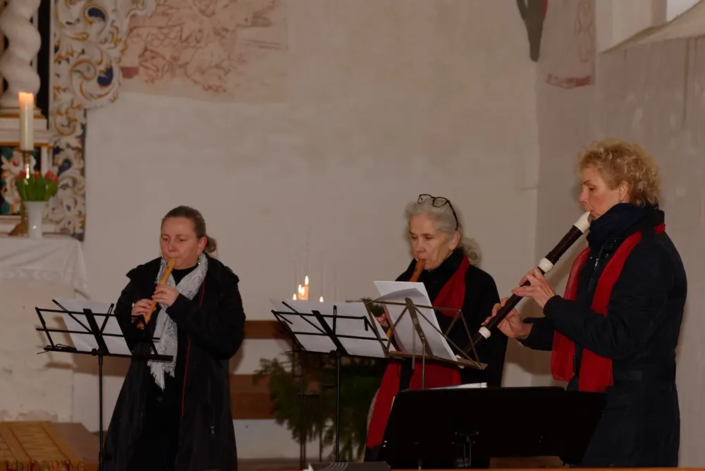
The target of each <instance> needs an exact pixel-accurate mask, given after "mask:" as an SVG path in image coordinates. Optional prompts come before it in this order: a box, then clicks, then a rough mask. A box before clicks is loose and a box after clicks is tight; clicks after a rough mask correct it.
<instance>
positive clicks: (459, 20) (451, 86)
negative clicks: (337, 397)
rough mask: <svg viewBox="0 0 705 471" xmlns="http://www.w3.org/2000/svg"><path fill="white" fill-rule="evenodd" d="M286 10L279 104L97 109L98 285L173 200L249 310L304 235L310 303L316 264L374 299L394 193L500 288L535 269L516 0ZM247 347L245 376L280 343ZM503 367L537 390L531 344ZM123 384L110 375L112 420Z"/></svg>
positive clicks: (398, 260) (343, 286) (396, 261)
mask: <svg viewBox="0 0 705 471" xmlns="http://www.w3.org/2000/svg"><path fill="white" fill-rule="evenodd" d="M288 15H289V19H288V25H289V26H288V27H289V70H288V73H289V78H288V99H287V101H286V102H285V103H280V104H270V105H254V104H249V105H241V104H214V103H206V102H198V101H192V100H187V99H177V98H165V97H156V96H144V95H138V94H127V93H125V94H122V95H121V96H120V98H119V99H118V100H117V102H116V103H115V104H113V105H111V106H109V107H107V108H104V109H100V110H96V111H91V112H89V116H88V134H87V163H86V172H87V178H86V181H87V193H88V195H87V204H88V217H87V232H86V241H85V251H86V260H87V263H88V269H89V273H90V274H91V280H90V281H91V282H90V288H91V294H92V296H93V297H94V298H96V299H107V300H115V299H116V298H117V296H118V295H119V293H120V290H121V289H122V287H123V286H124V285H125V283H126V281H127V279H126V278H125V276H124V275H125V273H126V272H127V271H128V270H129V269H130V268H132V267H133V266H135V265H136V264H138V263H142V262H144V261H146V260H149V259H151V258H152V257H154V256H156V255H157V250H158V231H159V221H160V219H161V217H162V216H163V215H164V214H165V213H166V212H167V211H168V210H169V209H171V208H172V207H174V206H176V205H179V204H187V205H192V206H194V207H196V208H199V209H200V210H201V211H202V212H203V214H204V216H205V218H206V221H207V223H208V230H209V232H210V233H211V234H212V235H213V236H214V237H216V238H217V239H218V242H219V244H220V249H219V257H220V259H221V260H223V261H224V262H225V263H226V264H228V265H229V266H231V267H232V268H233V269H234V271H235V272H236V273H237V274H238V275H239V276H240V278H241V285H240V289H241V291H242V294H243V297H244V303H245V310H246V312H247V316H248V318H249V319H268V318H270V313H269V309H270V305H269V303H268V298H269V297H282V298H289V297H290V296H291V295H292V293H293V292H294V289H295V286H294V281H295V280H294V270H295V262H296V259H297V257H298V256H299V255H300V253H298V254H297V252H296V251H297V250H299V252H300V250H301V248H302V247H304V246H305V245H306V242H307V240H308V242H309V246H310V250H309V262H308V264H309V267H310V268H309V273H308V274H309V275H310V276H311V279H312V293H313V294H314V295H315V296H316V297H318V296H319V295H320V294H319V291H318V290H319V289H320V286H321V284H320V279H321V275H320V273H321V272H322V273H323V277H324V278H325V283H324V284H323V291H322V294H323V296H324V297H325V298H326V299H333V298H335V299H341V300H342V299H352V298H359V297H361V296H374V294H375V289H374V284H373V282H374V281H375V280H379V279H393V278H394V277H396V276H397V275H398V274H399V273H400V272H401V271H403V270H404V269H405V268H406V266H407V264H408V262H409V251H408V246H407V243H406V241H405V239H404V237H403V234H404V220H403V209H404V205H405V204H406V203H407V202H408V201H410V200H413V199H415V198H416V197H417V195H418V194H419V193H426V192H427V193H433V194H440V195H444V196H447V197H449V198H450V199H451V200H452V201H453V202H454V204H455V205H456V206H457V208H458V209H459V210H460V211H462V212H463V214H464V218H465V222H466V227H467V231H468V235H469V236H471V237H473V238H474V239H476V240H477V242H478V243H479V245H480V247H481V249H482V253H483V268H484V269H486V270H487V271H489V272H490V273H491V274H492V275H493V276H494V277H495V280H496V281H497V283H498V285H499V289H500V291H501V293H502V294H503V295H506V294H507V293H508V292H509V290H510V289H511V288H512V287H513V286H514V285H515V284H516V282H517V281H518V279H519V278H520V277H521V275H522V274H523V272H524V271H526V269H527V267H531V266H533V265H532V264H535V263H536V258H535V256H534V247H535V241H534V233H535V227H534V224H535V219H536V191H535V184H536V178H537V168H538V142H537V127H536V123H535V116H536V108H535V69H536V65H535V64H534V63H532V62H531V61H530V60H529V57H528V43H527V40H526V33H525V29H524V26H523V23H522V21H521V19H520V17H519V13H518V10H517V7H516V2H514V1H513V0H493V1H492V2H485V1H482V2H481V1H474V2H472V1H467V0H434V1H428V0H405V1H400V0H325V1H324V0H294V1H291V2H289V13H288ZM334 285H335V286H334ZM254 342H258V341H253V342H246V344H245V345H244V347H243V349H244V358H243V360H242V362H241V363H240V365H239V366H238V367H237V369H236V371H237V372H238V373H250V372H251V371H252V369H253V367H254V366H255V365H256V360H257V359H258V358H260V357H261V356H267V357H271V356H273V355H276V354H277V353H278V352H279V351H280V350H279V349H278V348H277V347H276V346H275V345H273V344H270V345H266V344H265V343H261V344H259V345H257V344H255V343H254ZM253 360H254V361H253ZM509 363H510V364H508V365H507V369H506V375H505V378H506V384H509V385H519V384H530V381H531V378H530V375H529V373H528V372H527V371H526V369H525V366H523V365H525V364H526V358H525V357H524V353H523V352H522V353H521V355H520V356H515V357H514V358H512V359H510V362H509ZM120 383H121V379H120V376H115V377H114V378H111V379H110V380H109V381H108V383H107V384H108V386H107V395H108V396H109V397H110V399H109V400H107V401H106V414H107V415H106V417H109V414H110V412H111V410H109V409H111V408H112V405H111V404H113V403H114V398H115V397H116V395H117V392H118V389H119V385H120ZM94 394H95V379H94V377H91V376H90V375H88V374H85V375H77V377H76V387H75V394H74V414H75V417H80V420H81V421H82V422H84V423H85V424H86V425H87V426H88V427H89V428H91V429H95V428H96V424H97V423H96V416H95V413H92V412H91V411H92V410H94V408H92V406H89V407H88V408H86V404H92V401H94V400H95V395H94ZM245 426H247V424H238V425H236V428H237V429H238V431H240V430H245V428H243V427H245ZM243 433H246V434H247V438H238V440H241V445H240V446H239V447H238V448H239V453H240V456H242V457H256V456H271V453H272V450H273V446H274V444H273V443H271V440H269V441H268V439H269V438H271V437H281V441H282V443H281V444H280V445H281V446H282V448H281V449H282V450H290V451H291V453H292V456H297V453H298V448H296V447H293V446H292V444H291V443H289V442H286V437H287V436H288V435H287V434H283V433H282V432H281V430H278V429H277V427H276V426H275V425H274V424H273V423H269V424H268V425H267V424H257V425H256V426H255V425H251V426H248V428H247V432H244V431H243ZM277 441H278V440H277ZM265 442H266V443H268V444H269V446H268V447H266V448H262V447H261V446H259V447H258V446H256V445H255V444H256V443H265ZM285 442H286V443H285Z"/></svg>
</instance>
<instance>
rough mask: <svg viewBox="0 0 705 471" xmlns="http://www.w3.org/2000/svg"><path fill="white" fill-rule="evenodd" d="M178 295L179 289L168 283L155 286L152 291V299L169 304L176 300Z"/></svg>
mask: <svg viewBox="0 0 705 471" xmlns="http://www.w3.org/2000/svg"><path fill="white" fill-rule="evenodd" d="M178 297H179V291H178V290H177V289H176V288H174V287H173V286H169V285H163V286H157V289H156V290H155V291H154V296H152V299H153V300H154V301H156V302H157V303H159V304H165V305H166V306H171V305H172V304H174V301H176V298H178Z"/></svg>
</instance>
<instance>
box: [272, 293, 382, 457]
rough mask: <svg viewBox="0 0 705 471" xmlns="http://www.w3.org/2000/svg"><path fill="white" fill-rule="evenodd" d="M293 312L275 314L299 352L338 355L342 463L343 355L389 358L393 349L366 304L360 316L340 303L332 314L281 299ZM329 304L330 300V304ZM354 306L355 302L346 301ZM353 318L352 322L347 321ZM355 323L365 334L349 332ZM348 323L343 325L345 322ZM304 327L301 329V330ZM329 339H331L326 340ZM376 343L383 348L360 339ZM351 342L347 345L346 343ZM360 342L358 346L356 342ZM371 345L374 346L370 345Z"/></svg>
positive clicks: (337, 424)
mask: <svg viewBox="0 0 705 471" xmlns="http://www.w3.org/2000/svg"><path fill="white" fill-rule="evenodd" d="M279 302H280V303H281V304H282V305H283V306H285V307H286V308H288V309H289V311H278V310H272V314H274V317H275V318H276V319H277V320H278V321H279V324H280V325H281V326H282V327H283V328H284V331H285V332H286V333H287V334H288V335H289V337H290V338H291V341H292V343H293V345H294V348H295V351H298V352H301V353H312V354H319V355H334V356H335V368H336V378H335V461H336V462H340V364H341V360H342V358H343V357H350V358H385V357H386V356H387V355H388V353H389V351H388V350H387V347H386V346H385V345H384V343H383V340H382V336H381V335H380V330H381V327H380V328H379V329H378V328H377V326H378V325H379V324H378V323H377V321H376V320H374V321H373V319H374V316H372V314H371V313H370V312H369V311H368V310H367V307H366V306H364V305H363V306H364V307H363V309H364V310H365V314H362V313H360V314H359V315H339V314H338V305H337V304H333V309H332V311H333V312H332V314H321V310H322V309H321V310H319V309H311V310H309V311H308V312H299V311H297V310H296V309H294V308H293V307H292V306H291V305H290V304H293V303H290V302H286V301H279ZM327 304H328V303H327ZM345 304H346V305H348V306H349V305H351V304H355V303H345ZM360 304H362V303H360ZM346 321H349V322H346ZM352 323H354V324H357V327H358V328H359V327H360V326H361V328H362V330H361V331H360V332H361V333H364V334H365V335H364V336H363V335H350V334H346V333H345V332H344V330H347V329H348V328H349V327H350V326H351V325H352ZM343 324H344V325H345V327H342V326H341V325H343ZM300 329H301V330H300ZM324 338H327V339H328V340H329V341H326V340H323V339H324ZM362 341H364V342H374V343H375V344H377V345H378V347H379V349H377V348H371V345H369V344H368V345H367V347H363V348H357V345H359V346H361V345H363V344H359V343H358V342H362ZM344 344H346V345H347V348H346V346H345V345H344ZM355 344H357V345H355ZM368 347H370V348H368Z"/></svg>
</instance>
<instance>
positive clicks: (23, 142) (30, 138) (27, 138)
mask: <svg viewBox="0 0 705 471" xmlns="http://www.w3.org/2000/svg"><path fill="white" fill-rule="evenodd" d="M19 102H20V149H21V150H33V149H34V94H33V93H24V92H20V95H19Z"/></svg>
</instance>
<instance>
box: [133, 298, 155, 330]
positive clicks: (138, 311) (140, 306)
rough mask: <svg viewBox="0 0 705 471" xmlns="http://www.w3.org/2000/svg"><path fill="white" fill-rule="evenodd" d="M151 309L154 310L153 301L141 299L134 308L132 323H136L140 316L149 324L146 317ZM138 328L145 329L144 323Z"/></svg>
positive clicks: (138, 325)
mask: <svg viewBox="0 0 705 471" xmlns="http://www.w3.org/2000/svg"><path fill="white" fill-rule="evenodd" d="M150 309H152V300H151V299H140V300H139V301H137V302H136V303H135V305H134V306H132V321H133V322H134V321H136V320H137V319H138V318H139V316H145V321H146V322H149V319H146V316H147V313H148V312H149V311H150ZM137 328H138V329H144V324H143V323H142V322H138V323H137Z"/></svg>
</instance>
